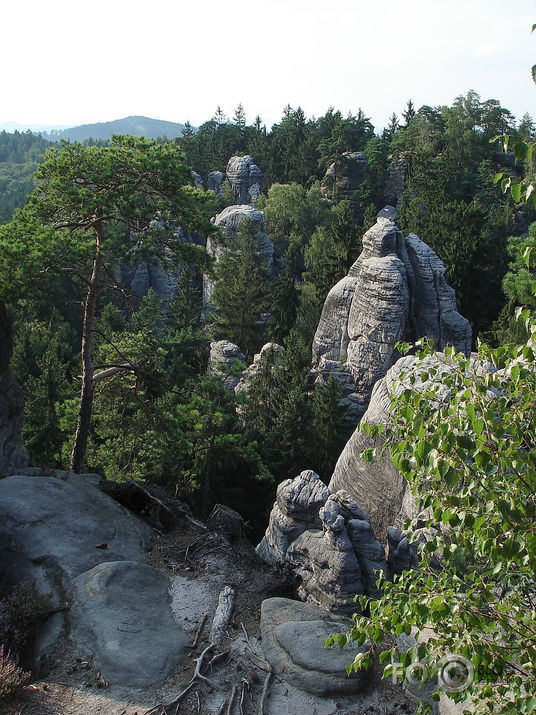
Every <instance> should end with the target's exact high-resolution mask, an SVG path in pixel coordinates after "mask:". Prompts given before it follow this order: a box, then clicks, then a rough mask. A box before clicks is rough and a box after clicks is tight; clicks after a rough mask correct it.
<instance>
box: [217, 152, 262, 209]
mask: <svg viewBox="0 0 536 715" xmlns="http://www.w3.org/2000/svg"><path fill="white" fill-rule="evenodd" d="M226 174H227V179H228V180H229V183H230V184H231V187H232V189H233V196H234V201H233V203H234V204H239V205H244V204H253V205H255V204H256V203H257V200H258V198H259V196H260V193H261V191H262V188H263V185H264V179H263V176H262V171H261V170H260V169H259V167H258V166H257V164H255V161H254V159H253V157H252V156H249V154H248V155H246V156H232V157H231V158H230V159H229V162H228V164H227V171H226Z"/></svg>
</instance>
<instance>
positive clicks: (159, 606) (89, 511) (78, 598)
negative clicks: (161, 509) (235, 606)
mask: <svg viewBox="0 0 536 715" xmlns="http://www.w3.org/2000/svg"><path fill="white" fill-rule="evenodd" d="M40 471H41V470H39V469H29V470H28V472H29V473H30V474H34V475H37V474H39V473H40ZM41 473H42V472H41ZM99 481H101V480H100V478H99V477H98V476H97V475H94V474H87V475H82V474H71V473H69V472H60V471H55V472H54V476H44V475H43V476H22V475H13V476H10V477H7V478H6V479H1V480H0V567H1V568H2V569H4V568H6V567H7V566H9V568H10V570H9V571H8V572H7V573H8V574H10V575H11V576H12V579H13V580H14V581H16V580H17V579H24V580H29V581H30V582H33V583H35V584H36V587H37V588H38V589H39V590H40V591H41V592H42V593H44V594H46V595H47V596H48V597H49V598H50V600H51V605H52V606H54V607H56V608H58V607H61V608H59V609H58V612H57V613H55V614H54V615H53V616H52V617H51V618H50V619H49V620H48V621H47V624H46V625H45V629H44V634H42V637H41V638H40V642H39V644H38V649H37V650H38V652H37V655H38V660H39V658H40V657H42V656H44V655H46V652H47V648H48V647H50V646H51V645H53V643H54V642H55V640H56V639H57V638H58V636H59V635H60V634H61V632H62V630H63V629H64V628H70V635H71V637H72V638H73V639H74V640H75V641H76V642H77V644H78V645H79V646H80V648H82V650H84V651H86V652H88V653H90V654H92V655H93V657H94V659H95V662H96V664H97V665H98V666H99V668H100V669H101V671H102V674H103V676H104V677H105V678H106V679H107V680H109V681H110V682H113V683H118V684H121V685H129V686H133V687H140V686H146V685H151V684H153V683H156V682H159V681H161V680H164V679H165V678H166V677H167V676H168V675H169V674H170V672H171V671H172V670H173V668H174V667H175V666H176V665H177V663H179V662H180V661H181V660H182V659H183V658H184V655H185V654H184V645H185V635H184V633H183V631H182V629H181V628H179V627H178V626H177V625H176V624H175V622H174V620H173V614H172V611H171V603H170V597H169V583H168V580H167V578H165V577H164V576H163V575H162V574H161V573H160V572H158V571H155V570H154V569H152V568H150V567H148V566H146V565H145V564H144V563H143V562H144V561H145V559H146V550H147V548H148V547H149V545H150V543H151V541H152V537H153V530H152V529H151V528H150V527H149V526H148V525H147V524H145V523H144V522H142V521H141V520H140V519H138V518H137V517H136V516H134V515H133V514H131V513H130V512H129V511H127V510H126V509H125V508H124V507H122V506H120V505H119V504H118V503H117V502H115V501H114V500H113V499H111V498H110V497H109V496H107V495H106V494H104V493H103V492H102V491H100V490H99V488H98V485H99ZM66 603H67V604H68V605H69V606H72V607H71V608H70V611H69V615H68V619H66V618H65V614H64V610H65V609H64V606H65V604H66Z"/></svg>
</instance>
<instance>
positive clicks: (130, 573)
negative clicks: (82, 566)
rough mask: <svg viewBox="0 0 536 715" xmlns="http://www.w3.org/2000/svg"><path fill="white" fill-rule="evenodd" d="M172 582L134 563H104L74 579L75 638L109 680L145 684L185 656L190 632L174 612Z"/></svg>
mask: <svg viewBox="0 0 536 715" xmlns="http://www.w3.org/2000/svg"><path fill="white" fill-rule="evenodd" d="M169 586H170V583H169V580H168V579H167V578H166V577H165V576H164V574H162V573H161V572H160V571H158V570H157V569H154V568H152V567H150V566H146V565H144V564H137V563H134V562H132V561H115V562H112V563H103V564H100V565H99V566H96V567H95V568H93V569H91V570H90V571H88V572H87V573H84V574H82V575H80V576H78V577H77V578H76V579H74V582H73V596H74V601H73V605H72V607H71V612H70V620H71V638H73V640H74V641H75V642H76V643H77V644H78V645H79V646H80V647H81V648H83V650H88V651H90V652H91V653H92V654H93V658H94V661H95V664H96V665H97V667H98V668H99V669H100V670H101V672H102V674H103V676H104V677H105V678H106V680H109V681H110V682H113V683H116V684H119V685H124V686H131V687H135V688H144V687H147V686H149V685H153V684H154V683H157V682H161V681H162V680H165V678H167V677H168V675H169V674H170V673H171V672H172V670H173V669H174V668H175V667H176V666H177V665H179V664H180V663H181V662H182V661H183V660H184V658H185V656H186V652H185V646H186V641H187V638H186V634H185V632H184V630H183V629H182V628H181V627H180V626H179V625H178V624H177V623H176V622H175V620H174V618H173V612H172V610H171V597H170V594H169Z"/></svg>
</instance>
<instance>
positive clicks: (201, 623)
mask: <svg viewBox="0 0 536 715" xmlns="http://www.w3.org/2000/svg"><path fill="white" fill-rule="evenodd" d="M207 618H208V613H205V615H204V616H203V618H202V619H201V620H200V621H199V625H198V626H197V629H196V631H195V636H194V640H193V642H192V645H191V646H190V648H192V649H193V648H195V647H196V646H197V644H198V642H199V638H200V637H201V633H202V632H203V626H204V625H205V622H206V620H207Z"/></svg>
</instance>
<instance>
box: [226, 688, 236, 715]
mask: <svg viewBox="0 0 536 715" xmlns="http://www.w3.org/2000/svg"><path fill="white" fill-rule="evenodd" d="M235 695H236V685H233V689H232V690H231V697H230V698H229V705H227V713H226V715H231V710H232V709H233V703H234V699H235Z"/></svg>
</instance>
